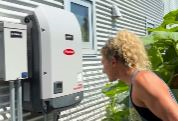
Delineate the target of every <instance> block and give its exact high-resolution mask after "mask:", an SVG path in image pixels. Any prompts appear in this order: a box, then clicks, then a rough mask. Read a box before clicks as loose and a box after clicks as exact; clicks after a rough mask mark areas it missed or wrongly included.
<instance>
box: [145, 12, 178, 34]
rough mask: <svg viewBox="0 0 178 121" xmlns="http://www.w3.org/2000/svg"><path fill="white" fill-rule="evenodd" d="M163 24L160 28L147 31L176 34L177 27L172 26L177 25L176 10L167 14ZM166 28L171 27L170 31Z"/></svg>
mask: <svg viewBox="0 0 178 121" xmlns="http://www.w3.org/2000/svg"><path fill="white" fill-rule="evenodd" d="M163 19H164V20H163V22H162V24H161V25H160V26H158V27H157V28H153V29H148V31H150V32H153V31H165V32H178V26H174V25H175V24H178V9H177V10H174V11H171V12H169V13H168V14H166V15H165V16H164V17H163ZM168 26H173V27H172V28H171V29H167V27H168Z"/></svg>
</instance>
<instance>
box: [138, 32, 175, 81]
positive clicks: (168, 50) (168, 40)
mask: <svg viewBox="0 0 178 121" xmlns="http://www.w3.org/2000/svg"><path fill="white" fill-rule="evenodd" d="M142 40H143V41H144V43H145V46H146V50H147V52H148V56H149V58H150V60H151V63H152V70H153V71H154V72H156V73H157V74H158V75H159V76H161V78H163V80H164V81H165V82H166V83H168V84H170V83H171V81H172V78H173V77H174V76H175V75H177V73H178V32H163V31H155V32H152V33H151V34H150V35H148V36H146V37H142Z"/></svg>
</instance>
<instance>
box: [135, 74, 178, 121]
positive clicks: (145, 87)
mask: <svg viewBox="0 0 178 121" xmlns="http://www.w3.org/2000/svg"><path fill="white" fill-rule="evenodd" d="M134 87H135V93H136V94H137V96H138V98H139V100H140V101H141V102H143V103H144V105H145V106H146V107H147V108H148V109H150V110H151V111H152V112H153V113H154V114H155V115H156V116H158V117H159V118H161V119H162V120H163V121H178V105H177V103H176V102H175V101H174V100H173V98H172V97H171V95H170V93H169V89H168V87H167V85H166V84H165V83H164V82H162V80H161V79H160V78H159V77H158V76H156V75H155V74H153V73H151V72H147V71H143V72H140V73H139V74H138V75H137V76H136V79H135V82H134Z"/></svg>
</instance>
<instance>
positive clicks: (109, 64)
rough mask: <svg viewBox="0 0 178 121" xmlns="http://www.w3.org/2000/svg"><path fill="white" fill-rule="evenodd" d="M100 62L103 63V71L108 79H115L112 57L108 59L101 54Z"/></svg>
mask: <svg viewBox="0 0 178 121" xmlns="http://www.w3.org/2000/svg"><path fill="white" fill-rule="evenodd" d="M101 62H102V64H103V73H105V74H106V75H107V76H108V78H109V81H115V80H117V75H116V71H115V66H114V65H113V59H111V60H108V59H107V58H105V57H104V56H102V59H101Z"/></svg>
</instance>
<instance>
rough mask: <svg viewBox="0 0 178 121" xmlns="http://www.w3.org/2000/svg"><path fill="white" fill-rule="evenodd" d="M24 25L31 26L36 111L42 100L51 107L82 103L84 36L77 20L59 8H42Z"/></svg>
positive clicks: (32, 90) (33, 88) (33, 98)
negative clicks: (82, 47)
mask: <svg viewBox="0 0 178 121" xmlns="http://www.w3.org/2000/svg"><path fill="white" fill-rule="evenodd" d="M25 22H26V23H28V22H29V26H32V29H31V34H30V35H31V40H32V47H31V50H32V52H31V53H32V56H31V57H32V80H30V83H31V85H30V86H31V87H30V88H31V94H29V95H31V100H32V105H33V108H34V110H37V111H40V110H41V109H39V107H40V106H39V105H40V104H39V100H40V101H41V105H42V106H44V105H47V107H51V108H65V107H70V106H72V105H74V104H77V103H79V102H80V101H81V100H82V98H83V80H82V49H81V46H82V45H81V44H82V37H81V31H80V25H79V23H78V20H77V18H76V17H75V15H74V14H72V13H71V12H68V11H65V10H61V9H59V8H55V7H50V6H39V7H38V8H36V9H35V11H34V14H33V15H30V16H27V17H26V18H25ZM24 89H26V88H24ZM38 98H39V99H38ZM42 108H44V107H42Z"/></svg>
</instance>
